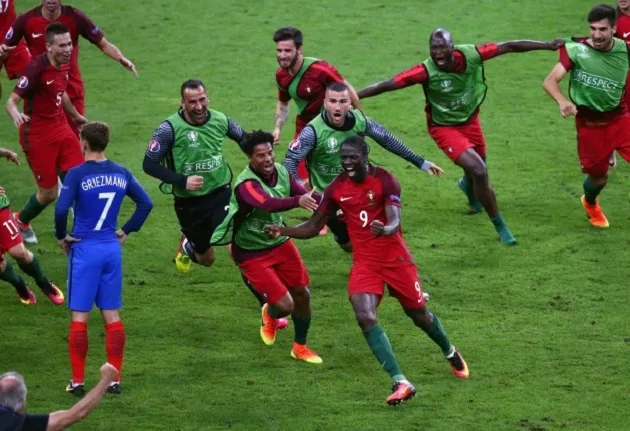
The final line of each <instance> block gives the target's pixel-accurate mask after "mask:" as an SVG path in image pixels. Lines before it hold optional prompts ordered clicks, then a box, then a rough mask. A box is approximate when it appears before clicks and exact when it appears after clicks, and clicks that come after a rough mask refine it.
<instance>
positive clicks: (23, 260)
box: [7, 243, 65, 305]
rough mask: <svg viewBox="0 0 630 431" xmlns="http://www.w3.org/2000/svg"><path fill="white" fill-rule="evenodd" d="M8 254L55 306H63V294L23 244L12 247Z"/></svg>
mask: <svg viewBox="0 0 630 431" xmlns="http://www.w3.org/2000/svg"><path fill="white" fill-rule="evenodd" d="M7 253H8V254H9V255H10V256H11V257H12V258H13V259H15V260H16V261H17V263H18V266H19V267H20V269H21V270H22V271H23V272H24V273H25V274H27V275H28V276H30V277H32V278H33V279H34V280H35V283H37V287H39V288H40V289H41V291H42V292H43V293H44V294H45V295H46V296H47V297H48V298H49V299H50V300H51V301H52V303H53V304H55V305H62V304H63V303H64V300H65V298H64V296H63V292H61V290H59V288H58V287H57V286H55V285H54V284H53V283H51V282H50V280H48V278H46V276H45V275H44V273H43V272H42V268H41V266H40V265H39V260H38V259H37V257H36V256H35V255H34V254H33V253H31V252H30V251H29V250H28V249H27V248H26V247H25V246H24V244H23V243H21V244H18V245H16V246H14V247H11V248H10V249H9V251H8V252H7Z"/></svg>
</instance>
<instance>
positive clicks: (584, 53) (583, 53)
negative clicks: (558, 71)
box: [577, 44, 590, 58]
mask: <svg viewBox="0 0 630 431" xmlns="http://www.w3.org/2000/svg"><path fill="white" fill-rule="evenodd" d="M578 51H579V52H578V54H577V56H578V57H580V58H589V57H590V54H589V52H588V46H586V45H584V44H579V45H578Z"/></svg>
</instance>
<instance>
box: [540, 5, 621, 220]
mask: <svg viewBox="0 0 630 431" xmlns="http://www.w3.org/2000/svg"><path fill="white" fill-rule="evenodd" d="M587 20H588V23H589V26H590V33H591V34H590V37H582V38H573V39H567V41H566V44H565V46H564V47H563V48H562V49H560V61H559V62H558V63H557V64H556V65H555V67H554V68H553V69H552V71H551V73H550V74H549V75H548V76H547V78H546V79H545V81H544V88H545V91H546V92H547V94H549V96H551V98H553V99H554V100H555V101H556V102H557V103H558V106H559V107H560V114H561V115H562V117H564V118H567V117H569V116H572V115H575V126H576V129H577V143H578V145H577V150H578V156H579V158H580V164H581V165H582V172H583V173H585V174H586V178H585V180H584V195H583V196H582V198H581V201H582V206H583V207H584V210H585V211H586V215H587V217H588V219H589V221H590V223H591V224H592V225H593V226H595V227H598V228H607V227H608V226H609V224H608V219H607V218H606V216H605V215H604V212H603V211H602V208H601V207H600V205H599V202H598V198H597V197H598V196H599V194H600V193H601V191H602V189H603V188H604V187H605V186H606V183H607V182H608V167H609V166H608V163H609V160H610V157H611V155H612V154H613V151H615V150H616V151H617V152H618V153H619V154H620V155H621V156H622V157H623V158H624V159H626V160H627V161H630V115H628V113H627V111H626V106H625V104H624V101H623V94H624V91H625V89H626V84H627V80H628V71H629V70H628V68H629V66H630V62H629V57H628V56H629V47H628V44H627V43H626V42H624V41H623V40H620V39H616V38H614V37H613V35H614V33H615V23H616V21H615V20H616V13H615V9H614V8H612V7H611V6H608V5H604V4H602V5H598V6H595V7H594V8H593V9H591V10H590V12H589V13H588V17H587ZM567 74H569V76H570V80H571V85H570V86H569V97H570V99H571V100H570V101H569V100H567V98H566V97H565V96H564V95H563V94H562V90H561V89H560V81H562V79H564V77H565V76H566V75H567Z"/></svg>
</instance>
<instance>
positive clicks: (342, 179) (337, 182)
mask: <svg viewBox="0 0 630 431" xmlns="http://www.w3.org/2000/svg"><path fill="white" fill-rule="evenodd" d="M348 181H350V177H349V176H348V173H347V172H346V171H343V172H342V173H340V174H339V175H337V176H336V177H335V179H334V180H332V181H331V182H330V184H328V187H326V191H327V192H329V193H332V192H334V191H335V190H337V189H339V188H342V187H343V186H344V184H346V182H348Z"/></svg>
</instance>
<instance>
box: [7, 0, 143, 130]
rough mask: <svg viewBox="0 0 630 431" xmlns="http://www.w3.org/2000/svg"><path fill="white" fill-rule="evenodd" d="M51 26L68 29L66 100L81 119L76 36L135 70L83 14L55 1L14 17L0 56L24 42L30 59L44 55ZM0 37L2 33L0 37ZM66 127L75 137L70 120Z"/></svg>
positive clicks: (44, 1) (82, 92)
mask: <svg viewBox="0 0 630 431" xmlns="http://www.w3.org/2000/svg"><path fill="white" fill-rule="evenodd" d="M52 22H60V23H62V24H65V25H66V26H67V27H68V28H69V29H70V36H71V39H72V45H73V47H74V49H73V50H72V56H71V61H70V70H69V83H68V97H70V101H71V102H72V105H73V106H74V107H75V108H76V110H77V111H78V112H79V113H80V114H81V115H85V89H84V87H83V80H82V78H81V72H80V70H79V36H82V37H84V38H85V39H87V40H88V41H90V42H91V43H93V44H94V45H96V46H98V48H99V49H100V50H101V51H102V52H103V54H105V55H107V56H108V57H110V58H112V59H113V60H115V61H117V62H119V63H120V64H121V65H122V66H123V67H124V68H125V69H128V70H130V71H131V72H132V73H133V74H134V75H138V73H137V72H136V67H135V66H134V64H133V63H132V62H131V61H129V60H128V59H127V58H126V57H125V56H124V55H123V54H122V52H120V50H119V49H118V48H117V47H116V46H115V45H113V44H112V43H111V42H109V41H108V40H107V39H106V38H105V36H104V35H103V32H102V31H101V29H100V28H99V27H98V26H97V25H95V24H94V23H93V22H92V21H91V20H90V19H89V18H88V17H87V16H86V15H85V14H84V13H83V12H81V11H80V10H78V9H76V8H74V7H72V6H66V5H62V4H61V1H59V0H42V4H41V5H40V6H36V7H34V8H33V9H31V10H29V11H27V12H24V13H23V14H21V15H20V16H18V17H17V19H16V20H15V22H14V23H13V25H12V26H11V28H10V29H9V31H8V32H7V33H6V39H5V40H4V44H3V45H2V46H0V54H1V53H2V51H6V50H7V49H8V48H10V47H13V46H16V45H18V43H19V42H20V41H21V40H22V39H24V40H25V41H26V44H27V45H28V49H29V50H30V52H31V55H33V56H37V55H40V54H43V53H45V52H46V50H47V48H46V42H45V38H44V34H45V32H46V27H47V26H48V25H49V24H51V23H52ZM2 34H3V35H4V33H2ZM68 123H69V124H70V127H71V128H72V130H73V131H74V132H75V133H76V134H77V135H78V133H79V129H78V126H79V125H77V124H76V123H75V122H74V121H73V118H72V117H71V116H68Z"/></svg>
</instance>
